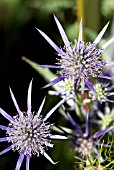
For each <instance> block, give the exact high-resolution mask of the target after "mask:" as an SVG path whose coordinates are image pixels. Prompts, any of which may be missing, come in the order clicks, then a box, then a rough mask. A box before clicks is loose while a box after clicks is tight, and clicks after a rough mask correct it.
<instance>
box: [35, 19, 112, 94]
mask: <svg viewBox="0 0 114 170" xmlns="http://www.w3.org/2000/svg"><path fill="white" fill-rule="evenodd" d="M54 19H55V22H56V24H57V27H58V29H59V32H60V34H61V37H62V40H63V42H64V44H65V46H64V48H63V50H62V49H61V48H59V47H58V46H57V45H56V44H55V43H54V42H53V41H52V40H51V39H50V38H49V37H48V36H47V35H46V34H45V33H44V32H42V31H41V30H39V29H37V30H38V31H39V32H40V34H41V35H42V36H43V37H44V38H45V39H46V40H47V41H48V43H49V44H50V45H51V46H52V47H53V48H54V49H55V50H56V51H57V53H58V56H59V57H60V58H58V59H57V61H58V63H57V65H56V66H54V65H41V66H42V67H50V68H59V69H60V70H58V72H57V73H58V74H59V77H58V78H56V79H55V80H53V81H52V82H51V83H49V84H47V85H46V86H44V87H49V86H51V85H53V84H56V83H58V82H59V81H62V80H64V79H65V78H68V77H71V78H72V79H73V81H74V89H75V92H76V89H77V88H78V87H79V86H80V85H81V84H83V82H84V83H85V84H86V85H87V86H88V87H89V88H90V89H91V90H92V91H93V92H94V93H95V94H96V91H95V89H94V87H93V85H92V83H91V82H90V81H89V79H90V78H91V77H102V78H107V79H111V78H110V77H107V76H103V75H102V68H103V67H104V66H106V65H107V63H106V62H105V61H103V60H102V58H101V54H102V52H103V50H104V49H105V48H106V47H107V46H108V45H110V44H111V43H112V42H113V41H114V38H112V39H110V40H109V41H108V42H107V43H106V44H104V45H103V46H102V47H101V48H97V44H98V43H99V41H100V39H101V38H102V36H103V34H104V33H105V31H106V29H107V27H108V24H109V23H108V24H106V25H105V26H104V28H103V29H102V30H101V32H100V33H99V34H98V36H97V38H96V39H95V40H94V42H92V43H91V42H89V43H86V42H85V41H83V40H82V21H81V22H80V27H79V29H80V30H79V37H78V41H75V43H74V44H72V43H70V42H69V40H68V38H67V36H66V34H65V32H64V29H63V28H62V25H61V24H60V22H59V21H58V19H57V18H56V17H55V16H54ZM108 64H109V63H108Z"/></svg>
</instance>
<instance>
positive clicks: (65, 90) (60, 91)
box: [49, 77, 76, 110]
mask: <svg viewBox="0 0 114 170" xmlns="http://www.w3.org/2000/svg"><path fill="white" fill-rule="evenodd" d="M53 88H54V89H55V90H56V91H54V90H49V94H50V95H56V96H60V97H61V98H63V99H65V101H66V103H67V104H68V106H70V109H71V110H74V108H75V100H76V94H75V91H74V82H73V79H71V77H69V78H66V79H64V80H63V81H61V82H59V83H57V84H54V85H53Z"/></svg>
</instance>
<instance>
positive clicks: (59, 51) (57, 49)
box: [36, 28, 64, 55]
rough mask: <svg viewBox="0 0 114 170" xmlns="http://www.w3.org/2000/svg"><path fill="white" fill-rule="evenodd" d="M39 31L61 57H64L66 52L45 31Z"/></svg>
mask: <svg viewBox="0 0 114 170" xmlns="http://www.w3.org/2000/svg"><path fill="white" fill-rule="evenodd" d="M36 29H37V28H36ZM37 30H38V31H39V33H40V34H41V35H42V36H43V37H44V38H45V39H46V40H47V42H48V43H49V44H50V45H51V46H52V47H53V48H54V49H55V50H56V51H57V52H58V53H59V54H60V55H64V52H63V51H62V50H61V49H60V48H59V47H58V46H57V45H56V44H55V43H54V42H53V41H52V40H51V39H50V38H49V37H48V36H47V35H46V34H45V33H44V32H43V31H41V30H39V29H37Z"/></svg>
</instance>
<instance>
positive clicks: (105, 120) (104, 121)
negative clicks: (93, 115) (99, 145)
mask: <svg viewBox="0 0 114 170" xmlns="http://www.w3.org/2000/svg"><path fill="white" fill-rule="evenodd" d="M96 112H97V115H98V117H99V118H100V119H101V120H97V121H96V123H98V124H100V126H101V129H102V130H104V129H105V128H108V127H109V126H112V125H113V126H114V108H112V109H111V108H110V107H109V105H108V103H105V107H104V112H103V111H101V110H97V111H96ZM112 131H113V132H114V130H112ZM112 131H110V134H112Z"/></svg>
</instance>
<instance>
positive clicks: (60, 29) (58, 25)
mask: <svg viewBox="0 0 114 170" xmlns="http://www.w3.org/2000/svg"><path fill="white" fill-rule="evenodd" d="M54 19H55V21H56V24H57V27H58V29H59V32H60V34H61V37H62V39H63V41H64V44H65V46H66V48H68V49H69V50H70V51H72V49H71V47H70V42H69V40H68V38H67V36H66V33H65V32H64V29H63V28H62V26H61V24H60V22H59V20H58V19H57V18H56V16H55V15H54Z"/></svg>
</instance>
